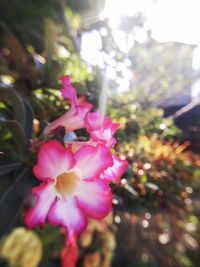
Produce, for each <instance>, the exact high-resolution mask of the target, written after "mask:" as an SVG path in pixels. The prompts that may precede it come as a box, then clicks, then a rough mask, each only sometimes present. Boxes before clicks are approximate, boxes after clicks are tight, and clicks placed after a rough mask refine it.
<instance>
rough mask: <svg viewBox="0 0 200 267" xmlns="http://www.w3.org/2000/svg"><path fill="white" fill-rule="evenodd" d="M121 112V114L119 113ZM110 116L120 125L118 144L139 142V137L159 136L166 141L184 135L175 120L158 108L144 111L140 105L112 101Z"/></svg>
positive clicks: (117, 135)
mask: <svg viewBox="0 0 200 267" xmlns="http://www.w3.org/2000/svg"><path fill="white" fill-rule="evenodd" d="M119 110H120V112H119ZM108 112H109V115H110V116H111V117H112V118H113V119H115V120H116V121H118V122H119V123H120V126H119V130H118V131H117V133H116V137H117V140H118V144H122V143H124V144H125V143H128V142H131V140H133V139H134V140H137V139H138V138H139V136H141V135H146V136H148V137H150V136H152V134H159V136H160V137H163V138H165V139H181V138H182V136H183V134H182V132H181V130H180V129H178V128H177V127H176V126H175V125H174V122H173V120H171V119H168V118H165V117H164V116H163V110H162V109H159V108H156V107H149V108H148V109H146V110H145V109H144V108H143V107H142V106H141V105H140V104H139V103H137V102H133V103H131V104H124V102H123V101H122V102H118V101H114V100H111V101H110V103H109V110H108Z"/></svg>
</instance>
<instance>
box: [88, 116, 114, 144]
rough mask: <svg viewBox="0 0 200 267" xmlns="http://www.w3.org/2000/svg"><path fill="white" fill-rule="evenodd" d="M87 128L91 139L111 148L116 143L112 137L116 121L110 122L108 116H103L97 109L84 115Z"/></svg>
mask: <svg viewBox="0 0 200 267" xmlns="http://www.w3.org/2000/svg"><path fill="white" fill-rule="evenodd" d="M85 121H86V127H87V130H88V131H89V132H90V137H91V140H93V141H95V142H97V143H101V144H104V145H106V146H107V147H109V148H111V147H112V146H114V144H115V143H116V140H115V138H114V137H113V135H114V133H115V131H116V129H117V127H118V126H119V123H118V122H112V119H111V118H109V117H104V116H103V115H102V114H101V113H100V112H99V111H96V112H93V113H88V114H87V115H86V117H85Z"/></svg>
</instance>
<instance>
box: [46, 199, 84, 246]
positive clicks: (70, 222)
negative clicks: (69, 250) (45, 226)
mask: <svg viewBox="0 0 200 267" xmlns="http://www.w3.org/2000/svg"><path fill="white" fill-rule="evenodd" d="M48 221H49V223H50V224H60V225H63V226H64V227H65V228H66V230H67V235H68V237H67V239H68V240H67V243H68V245H70V244H73V243H74V241H75V240H76V237H77V235H78V234H80V233H82V231H83V230H84V229H85V228H86V226H87V220H86V218H85V215H84V214H83V213H82V212H81V210H80V209H79V208H78V206H77V203H76V199H75V198H74V197H70V198H67V199H66V200H64V199H58V200H57V201H56V202H54V203H53V205H52V206H51V209H50V211H49V214H48Z"/></svg>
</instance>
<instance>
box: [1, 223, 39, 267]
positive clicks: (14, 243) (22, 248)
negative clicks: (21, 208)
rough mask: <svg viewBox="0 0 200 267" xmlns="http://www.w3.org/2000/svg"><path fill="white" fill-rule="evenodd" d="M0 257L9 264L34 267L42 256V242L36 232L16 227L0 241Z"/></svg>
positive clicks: (19, 266) (15, 266)
mask: <svg viewBox="0 0 200 267" xmlns="http://www.w3.org/2000/svg"><path fill="white" fill-rule="evenodd" d="M0 257H1V258H4V259H6V260H7V261H8V262H9V266H13V267H17V266H18V267H27V266H30V267H36V266H38V264H39V262H40V261H41V258H42V242H41V240H40V238H39V237H38V235H37V234H36V233H34V232H32V231H28V230H26V229H25V228H23V227H17V228H15V229H14V230H13V231H12V232H11V233H10V234H9V235H8V236H6V237H5V238H4V239H3V240H2V241H1V243H0Z"/></svg>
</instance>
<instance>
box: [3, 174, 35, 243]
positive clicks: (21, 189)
mask: <svg viewBox="0 0 200 267" xmlns="http://www.w3.org/2000/svg"><path fill="white" fill-rule="evenodd" d="M35 185H37V180H36V179H35V177H34V175H33V173H32V171H31V170H30V169H23V170H22V172H21V173H20V174H19V176H18V177H17V179H16V181H15V182H14V184H12V186H10V188H9V189H8V190H7V192H6V193H5V194H4V195H3V196H2V197H1V198H0V218H1V219H0V238H1V237H2V236H3V235H4V234H5V233H6V232H7V231H8V230H9V229H10V227H11V226H12V224H13V223H14V221H15V219H16V216H17V214H18V213H19V211H20V208H21V206H22V203H23V201H24V199H25V197H26V196H27V194H28V193H30V191H31V188H32V187H33V186H35Z"/></svg>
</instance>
